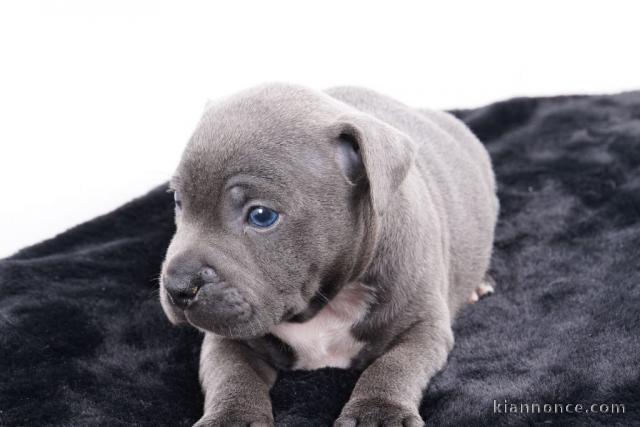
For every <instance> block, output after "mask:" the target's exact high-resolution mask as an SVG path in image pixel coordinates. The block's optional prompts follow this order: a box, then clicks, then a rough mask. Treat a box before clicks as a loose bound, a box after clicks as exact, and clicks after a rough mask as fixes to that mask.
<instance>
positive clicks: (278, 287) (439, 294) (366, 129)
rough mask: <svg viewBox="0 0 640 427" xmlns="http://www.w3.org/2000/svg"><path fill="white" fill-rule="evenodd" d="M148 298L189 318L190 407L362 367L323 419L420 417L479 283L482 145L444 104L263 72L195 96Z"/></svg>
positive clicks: (252, 415) (241, 402) (214, 409)
mask: <svg viewBox="0 0 640 427" xmlns="http://www.w3.org/2000/svg"><path fill="white" fill-rule="evenodd" d="M171 186H172V189H173V190H174V191H175V200H176V225H177V231H176V234H175V236H174V237H173V240H172V241H171V245H170V246H169V249H168V251H167V256H166V260H165V262H164V265H163V268H162V277H161V292H160V297H161V298H160V299H161V302H162V307H163V309H164V311H165V312H166V315H167V316H168V318H169V319H170V320H171V321H172V322H173V323H181V322H188V323H189V324H191V325H193V326H195V327H196V328H198V329H200V330H202V331H204V333H205V335H204V342H203V345H202V351H201V357H200V381H201V383H202V387H203V390H204V393H205V404H204V415H203V417H202V418H201V419H200V421H198V423H197V425H198V426H204V425H207V426H208V425H223V426H226V425H271V424H273V415H272V410H271V402H270V399H269V388H270V387H271V386H272V384H273V383H274V381H275V379H276V375H277V371H278V370H281V369H315V368H320V367H323V366H334V367H341V368H347V367H355V368H358V369H364V371H363V372H362V374H361V376H360V379H359V380H358V382H357V384H356V386H355V389H354V390H353V393H352V395H351V398H350V400H349V401H348V403H347V404H346V405H345V407H344V409H343V410H342V413H341V414H340V417H339V418H338V420H337V421H336V422H335V425H337V426H354V425H367V426H368V425H385V426H386V425H410V426H418V425H422V424H423V422H422V419H421V418H420V415H419V413H418V405H419V403H420V399H421V396H422V393H423V391H424V389H425V387H426V386H427V383H428V382H429V380H430V378H431V377H432V376H433V375H434V374H435V373H436V372H438V370H440V369H441V368H442V367H443V365H444V364H445V362H446V360H447V354H448V353H449V351H450V350H451V348H452V346H453V341H454V340H453V333H452V330H451V324H452V321H453V319H454V316H455V314H456V311H458V309H459V308H460V307H461V306H462V305H463V304H464V303H465V302H467V301H475V300H476V299H477V298H478V296H479V295H481V294H483V293H486V292H488V291H491V287H490V279H489V278H488V276H486V272H487V268H488V265H489V260H490V257H491V249H492V243H493V234H494V228H495V223H496V217H497V213H498V200H497V198H496V195H495V180H494V175H493V172H492V168H491V162H490V160H489V156H488V155H487V152H486V151H485V149H484V147H483V146H482V144H481V143H480V142H479V141H478V140H477V139H476V138H475V137H474V135H473V134H472V133H471V132H470V131H469V130H468V129H467V128H466V127H465V126H464V125H463V124H462V123H461V122H460V121H458V120H457V119H455V118H454V117H453V116H451V115H449V114H446V113H442V112H435V111H425V110H416V109H413V108H410V107H408V106H406V105H404V104H402V103H400V102H397V101H395V100H393V99H390V98H388V97H385V96H383V95H380V94H378V93H375V92H373V91H370V90H367V89H362V88H353V87H344V88H336V89H330V90H327V91H325V92H317V91H313V90H309V89H306V88H303V87H299V86H294V85H288V84H269V85H262V86H259V87H256V88H253V89H249V90H247V91H244V92H241V93H239V94H237V95H235V96H232V97H230V98H227V99H224V100H222V101H220V102H217V103H215V104H213V105H211V106H209V107H208V109H207V110H206V111H205V114H204V116H203V118H202V120H201V121H200V124H199V125H198V128H197V129H196V131H195V133H194V134H193V136H192V138H191V140H190V141H189V144H188V146H187V148H186V150H185V152H184V154H183V157H182V160H181V162H180V164H179V166H178V170H177V173H176V175H175V177H174V178H173V180H172V182H171Z"/></svg>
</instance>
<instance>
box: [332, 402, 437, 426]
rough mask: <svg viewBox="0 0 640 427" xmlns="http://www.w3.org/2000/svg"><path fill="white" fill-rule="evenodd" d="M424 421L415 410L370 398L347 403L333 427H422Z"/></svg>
mask: <svg viewBox="0 0 640 427" xmlns="http://www.w3.org/2000/svg"><path fill="white" fill-rule="evenodd" d="M424 425H425V424H424V421H422V418H421V417H420V414H418V412H416V410H415V409H411V408H407V407H404V406H402V405H399V404H395V403H391V402H389V401H387V400H384V399H378V398H370V399H363V400H358V399H356V400H353V401H351V400H350V401H349V402H347V405H346V406H345V407H344V409H343V410H342V413H341V414H340V417H339V418H338V419H337V420H336V421H335V423H334V424H333V426H334V427H356V426H357V427H377V426H384V427H392V426H393V427H423V426H424Z"/></svg>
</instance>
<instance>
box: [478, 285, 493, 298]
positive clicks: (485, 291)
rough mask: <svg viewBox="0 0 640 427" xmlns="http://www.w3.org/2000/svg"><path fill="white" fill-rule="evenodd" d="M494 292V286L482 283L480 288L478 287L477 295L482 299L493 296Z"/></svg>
mask: <svg viewBox="0 0 640 427" xmlns="http://www.w3.org/2000/svg"><path fill="white" fill-rule="evenodd" d="M493 292H494V289H493V286H492V285H491V284H489V283H487V282H482V283H480V286H478V287H477V288H476V290H475V293H477V294H478V297H479V298H482V297H483V296H485V295H489V294H492V293H493Z"/></svg>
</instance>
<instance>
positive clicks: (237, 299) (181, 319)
mask: <svg viewBox="0 0 640 427" xmlns="http://www.w3.org/2000/svg"><path fill="white" fill-rule="evenodd" d="M160 295H161V297H160V300H161V303H162V307H163V309H164V312H165V314H166V315H167V317H168V319H169V321H171V322H172V323H173V324H182V323H189V324H190V325H192V326H194V327H196V328H197V329H199V330H201V331H204V332H212V333H214V334H216V335H221V336H225V337H229V338H256V337H259V336H263V335H265V334H267V333H268V332H269V330H270V329H271V327H272V326H273V325H274V324H275V323H276V322H277V321H279V319H274V316H273V314H272V313H270V311H271V310H269V309H267V307H266V306H263V304H260V305H257V304H252V303H251V302H250V301H251V300H250V297H251V296H252V295H247V294H246V293H245V292H242V291H241V290H239V289H238V288H237V287H234V286H231V285H229V284H227V283H226V282H220V283H216V284H211V285H209V284H208V285H205V286H203V287H201V288H200V289H199V290H198V291H197V293H195V294H194V295H193V297H191V298H189V299H177V298H175V297H172V296H171V295H169V293H168V292H167V291H166V290H165V289H161V292H160ZM254 299H255V298H254Z"/></svg>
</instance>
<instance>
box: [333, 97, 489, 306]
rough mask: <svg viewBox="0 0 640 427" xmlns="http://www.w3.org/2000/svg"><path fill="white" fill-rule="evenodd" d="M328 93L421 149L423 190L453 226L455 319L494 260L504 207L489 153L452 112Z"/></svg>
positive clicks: (448, 235)
mask: <svg viewBox="0 0 640 427" xmlns="http://www.w3.org/2000/svg"><path fill="white" fill-rule="evenodd" d="M326 93H328V94H329V95H330V96H332V97H333V98H336V99H338V100H340V101H342V102H344V103H346V104H349V105H350V106H352V107H355V108H356V109H358V110H360V111H362V112H364V113H367V114H371V115H373V116H375V117H376V118H378V119H379V120H382V121H384V122H386V123H388V124H389V125H391V126H393V127H395V128H397V129H399V130H400V131H402V132H404V133H406V134H407V135H409V136H410V137H411V138H412V139H413V140H414V142H415V143H416V144H417V145H418V153H417V156H416V168H417V169H418V171H419V173H420V175H421V177H422V179H423V182H424V191H426V189H427V188H429V189H430V190H431V191H435V192H436V193H437V194H436V197H434V198H433V199H432V203H434V204H435V205H437V206H435V207H436V210H437V211H438V212H439V215H440V216H441V218H440V219H441V221H443V223H446V224H447V225H448V227H447V229H446V230H443V232H444V233H446V236H445V239H444V240H445V241H448V247H447V248H443V249H444V250H445V251H446V252H447V253H448V255H449V257H448V259H449V266H448V269H449V272H450V274H449V276H450V279H451V280H450V282H451V283H450V284H449V288H448V292H449V295H448V296H447V297H448V301H449V308H450V309H451V314H452V315H454V314H455V312H456V311H457V308H458V307H459V306H460V305H461V304H462V303H464V302H465V301H466V300H467V299H468V297H469V294H470V293H471V292H472V291H473V290H474V289H475V288H476V287H477V286H479V285H480V283H481V282H482V280H483V279H484V276H485V274H486V271H487V269H488V266H489V261H490V258H491V250H492V246H493V235H494V229H495V223H496V219H497V215H498V207H499V204H498V199H497V197H496V194H495V192H496V184H495V178H494V173H493V168H492V166H491V160H490V158H489V155H488V153H487V151H486V149H485V148H484V146H483V145H482V143H481V142H480V141H479V140H478V139H477V138H476V137H475V135H473V133H472V132H471V131H470V130H469V129H468V128H467V127H466V126H465V125H464V123H462V122H461V121H460V120H458V119H457V118H455V117H454V116H452V115H451V114H449V113H446V112H441V111H432V110H427V109H416V108H412V107H409V106H407V105H405V104H403V103H401V102H399V101H397V100H395V99H392V98H390V97H387V96H384V95H381V94H379V93H377V92H375V91H372V90H370V89H366V88H359V87H337V88H332V89H329V90H327V91H326ZM429 234H430V233H421V235H423V236H424V235H429ZM431 237H433V235H432V234H431ZM430 244H437V243H435V240H434V242H433V243H430Z"/></svg>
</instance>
